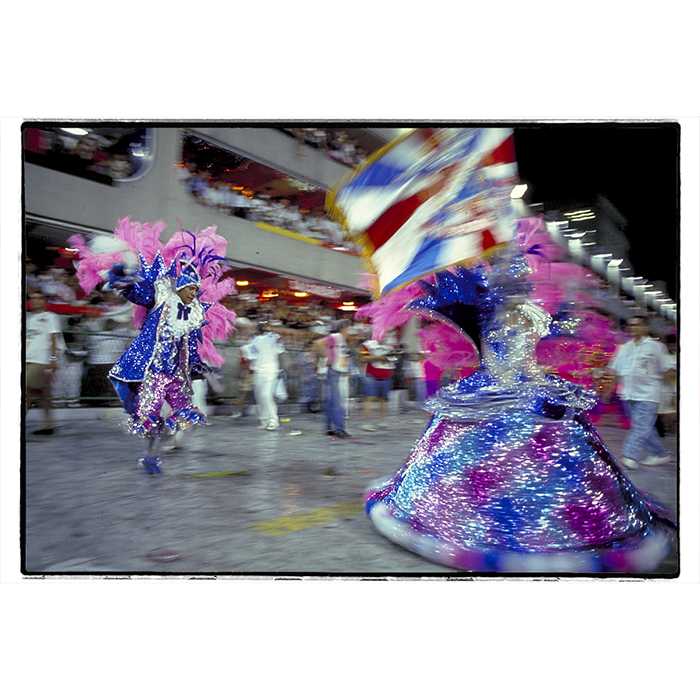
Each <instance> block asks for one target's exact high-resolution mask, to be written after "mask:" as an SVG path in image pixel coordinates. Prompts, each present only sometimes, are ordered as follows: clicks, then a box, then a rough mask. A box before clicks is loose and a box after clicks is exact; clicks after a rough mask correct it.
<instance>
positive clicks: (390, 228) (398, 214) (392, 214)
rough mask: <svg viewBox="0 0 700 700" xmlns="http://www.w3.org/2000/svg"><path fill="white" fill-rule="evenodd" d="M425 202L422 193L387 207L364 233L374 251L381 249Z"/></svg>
mask: <svg viewBox="0 0 700 700" xmlns="http://www.w3.org/2000/svg"><path fill="white" fill-rule="evenodd" d="M424 201H425V193H424V192H416V194H414V195H413V196H411V197H408V198H407V199H402V200H401V201H400V202H397V203H396V204H394V205H392V206H391V207H389V208H388V209H387V210H386V211H385V212H384V213H383V214H382V215H381V216H380V217H379V218H378V219H376V221H374V222H373V223H372V225H371V226H370V227H369V228H368V229H367V231H366V232H365V233H366V234H367V238H369V240H370V242H371V243H372V246H373V248H374V250H377V249H378V248H381V247H382V246H383V245H384V244H385V243H386V242H387V241H388V240H389V239H390V238H391V237H392V236H393V235H394V234H395V233H396V232H397V231H398V230H399V229H400V228H401V227H402V226H403V225H404V224H405V223H406V222H407V221H408V220H409V219H410V218H411V216H413V212H414V211H415V210H416V209H418V207H419V206H420V205H421V204H423V202H424Z"/></svg>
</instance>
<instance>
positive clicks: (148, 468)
mask: <svg viewBox="0 0 700 700" xmlns="http://www.w3.org/2000/svg"><path fill="white" fill-rule="evenodd" d="M139 461H140V463H141V465H142V466H143V468H144V471H145V472H146V474H160V473H161V471H160V457H144V458H143V459H141V460H139Z"/></svg>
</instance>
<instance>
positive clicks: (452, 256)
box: [329, 129, 675, 574]
mask: <svg viewBox="0 0 700 700" xmlns="http://www.w3.org/2000/svg"><path fill="white" fill-rule="evenodd" d="M502 132H503V130H501V129H483V130H471V129H463V130H449V129H446V130H442V129H438V130H430V129H418V130H415V131H414V132H412V133H411V134H410V135H409V136H408V137H405V138H403V139H400V140H398V141H397V142H396V143H395V145H393V146H392V147H389V148H387V149H384V150H383V151H380V152H379V153H378V154H376V156H375V157H374V158H371V159H370V160H369V161H368V162H367V164H366V165H365V166H364V167H363V168H359V169H358V170H357V171H355V173H353V175H352V177H351V179H350V180H348V181H345V182H343V183H341V186H340V187H339V188H338V191H337V192H335V193H332V196H331V197H330V198H329V209H330V211H331V213H332V214H333V215H334V216H335V217H336V218H338V219H339V220H340V221H341V222H342V223H343V225H344V226H345V228H346V230H347V231H348V233H349V234H350V235H352V236H353V238H354V240H356V241H357V242H358V243H360V244H361V245H362V250H363V251H364V254H365V256H366V257H367V258H368V261H369V263H370V264H371V265H372V267H373V268H374V270H375V272H376V280H377V296H380V297H381V298H379V299H378V300H377V301H376V302H375V305H376V309H377V312H378V315H379V317H380V318H382V319H383V321H384V323H386V317H387V316H388V315H389V313H390V312H393V313H397V312H403V311H404V310H405V309H408V310H410V311H413V312H415V313H418V314H420V315H422V316H424V317H427V318H430V319H431V320H433V321H437V322H440V323H446V324H449V325H450V326H452V327H453V328H454V329H455V330H456V331H457V332H459V333H461V334H462V335H463V336H464V337H465V339H471V342H472V344H473V346H474V352H475V353H476V354H477V355H478V356H479V358H480V366H479V368H478V369H477V370H476V371H475V372H474V373H473V374H471V375H470V376H469V377H467V378H464V379H460V380H459V381H457V382H454V383H452V384H450V385H449V386H447V387H445V388H443V389H442V390H441V391H439V392H438V394H437V395H436V396H435V397H433V398H431V399H430V400H429V401H428V402H426V404H425V408H426V410H428V411H430V413H431V414H432V417H431V418H430V420H429V421H428V424H427V426H426V428H425V430H424V432H423V435H422V436H421V437H420V438H419V440H418V442H417V443H416V444H415V446H414V447H413V449H412V451H411V453H410V454H409V456H408V458H407V459H406V461H405V463H404V465H403V466H402V467H401V468H400V469H399V470H398V472H396V474H394V475H393V476H391V477H389V478H387V479H386V480H383V481H382V482H380V483H379V484H376V485H374V486H372V487H371V488H370V490H369V492H368V493H367V496H366V510H367V513H368V515H369V517H370V519H371V521H372V523H373V524H374V526H375V527H376V528H377V529H378V530H379V531H380V532H381V533H382V534H383V535H384V536H386V537H387V538H389V539H390V540H392V541H393V542H396V543H397V544H399V545H401V546H403V547H406V548H407V549H410V550H412V551H414V552H416V553H418V554H419V555H421V556H423V557H425V558H428V559H430V560H433V561H436V562H440V563H442V564H445V565H447V566H451V567H453V568H456V569H462V570H466V571H473V572H499V571H500V572H511V573H521V574H524V573H533V572H535V573H543V572H556V573H573V572H577V573H597V572H601V571H606V572H617V573H633V572H641V573H651V572H654V571H656V570H657V567H658V566H659V564H660V563H661V562H662V561H663V559H664V557H665V556H666V555H667V553H668V552H669V550H670V548H671V546H672V543H673V540H674V539H675V532H674V525H673V522H672V520H671V518H670V516H669V515H668V514H667V513H665V512H664V510H663V509H662V508H661V507H660V506H658V505H656V504H654V503H653V502H652V501H651V500H650V499H649V498H648V497H646V496H644V495H643V494H642V493H641V492H640V491H638V490H637V489H636V487H635V486H634V484H633V483H632V482H631V481H630V479H628V478H627V476H626V475H625V473H624V472H623V470H622V469H621V468H620V466H619V465H618V464H617V462H616V460H615V458H614V457H613V456H612V455H611V454H610V452H609V451H608V449H607V448H606V446H605V444H604V443H603V441H602V440H601V438H600V436H599V435H598V434H597V433H596V431H595V429H594V428H593V427H592V425H591V424H590V422H589V421H588V419H587V417H586V411H587V410H588V409H590V408H591V407H592V406H593V405H594V403H595V395H594V394H593V392H590V391H587V390H586V389H584V388H583V387H581V386H578V385H575V384H573V383H570V382H567V381H564V380H563V379H561V378H559V377H556V376H553V375H549V374H547V373H546V372H545V371H544V368H542V367H541V366H539V365H538V364H537V361H536V356H535V349H536V346H537V343H538V342H539V340H540V339H541V338H542V337H545V336H547V335H548V334H550V333H551V332H552V331H555V330H556V329H555V328H554V325H555V324H556V321H555V322H554V323H553V321H552V318H551V316H550V315H549V314H548V313H547V312H546V311H545V310H544V309H543V308H542V307H541V306H540V305H538V304H536V303H534V301H533V300H531V299H530V298H529V297H530V294H531V285H530V282H529V281H528V278H529V276H530V272H531V270H530V267H529V265H528V263H527V260H526V259H525V256H524V255H523V254H522V252H521V251H520V250H519V248H518V246H517V245H516V243H515V240H514V235H515V216H514V213H513V211H512V207H511V205H510V193H511V191H512V189H513V184H514V183H513V181H512V179H509V177H510V176H509V175H508V174H509V173H510V174H511V175H512V173H513V170H512V169H511V170H507V169H506V170H503V167H504V166H505V165H508V164H509V163H512V161H513V160H514V157H513V153H512V148H511V146H509V142H512V134H508V133H505V134H504V133H502ZM511 145H512V143H511ZM416 297H418V298H416ZM394 299H398V302H397V303H396V304H395V303H394ZM370 306H371V305H370ZM368 315H369V316H370V317H371V316H372V314H371V313H370V314H368Z"/></svg>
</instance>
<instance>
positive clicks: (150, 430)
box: [72, 220, 235, 474]
mask: <svg viewBox="0 0 700 700" xmlns="http://www.w3.org/2000/svg"><path fill="white" fill-rule="evenodd" d="M160 230H162V226H158V225H153V226H150V227H149V225H148V224H147V225H143V226H142V225H141V224H138V223H137V222H129V221H128V220H122V221H120V224H119V227H118V228H117V230H116V231H115V237H116V239H117V240H118V241H121V242H122V243H124V242H126V243H127V244H129V245H128V246H127V247H128V250H121V251H118V252H116V253H97V254H95V253H94V252H93V251H91V250H90V249H89V247H88V246H86V245H85V244H84V242H83V241H82V240H73V241H72V243H73V244H74V245H77V246H78V247H79V248H80V250H81V253H82V255H81V262H80V264H79V266H78V274H79V277H81V278H82V279H81V283H84V284H83V286H84V288H85V287H89V286H90V284H91V283H93V282H94V273H95V272H97V274H98V275H100V274H101V273H102V274H104V271H105V270H104V268H105V266H106V265H105V264H106V263H109V262H112V265H111V267H109V269H108V272H107V278H108V279H107V284H106V285H105V288H106V289H111V290H116V291H118V292H119V293H121V294H122V295H123V296H124V297H125V298H126V299H128V300H129V301H130V302H132V303H133V304H135V305H137V306H138V307H141V309H142V312H141V315H143V311H145V312H146V317H145V319H144V320H143V323H142V324H141V329H140V332H139V334H138V336H137V337H136V338H135V339H134V341H133V342H132V343H131V344H130V345H129V347H128V348H127V350H126V351H125V352H124V353H123V354H122V356H121V357H120V358H119V360H118V361H117V362H116V364H115V365H114V367H112V369H111V371H110V373H109V377H110V379H111V381H112V383H113V385H114V388H115V390H116V392H117V394H118V396H119V398H120V399H121V401H122V404H123V406H124V410H125V411H126V413H127V416H128V420H127V426H128V429H129V431H130V432H131V433H133V434H135V435H139V436H141V437H143V438H145V439H146V440H147V443H148V447H147V451H146V454H145V456H144V457H143V459H142V460H141V464H142V465H143V467H144V469H145V471H146V473H148V474H158V473H159V472H160V471H161V469H160V467H161V460H160V456H159V441H160V437H161V436H162V435H163V434H164V433H165V434H170V435H174V434H175V433H177V432H178V431H181V430H185V429H187V428H189V427H191V426H194V425H203V424H205V423H206V416H205V415H204V414H203V413H202V412H201V411H200V410H198V409H197V408H196V407H195V406H194V404H193V395H194V392H193V387H192V382H193V381H195V380H197V379H201V378H202V377H203V376H204V375H205V373H207V372H208V371H209V369H210V368H209V366H208V365H207V364H205V362H204V361H203V359H202V356H203V355H205V354H206V355H207V359H209V360H210V361H211V362H212V364H220V363H221V361H222V358H221V356H220V355H219V354H218V353H216V351H215V350H214V348H213V346H212V344H211V341H212V340H213V339H214V338H225V337H226V336H227V335H228V333H229V332H230V331H231V329H232V321H233V320H234V318H235V316H234V314H233V313H232V312H230V311H228V310H227V309H225V308H224V307H223V306H222V305H221V304H219V303H218V301H219V299H221V298H222V297H223V296H224V295H225V294H227V293H229V292H230V291H231V288H232V287H233V280H232V279H226V280H223V281H221V282H220V281H219V277H220V274H221V267H220V265H219V261H221V260H224V259H225V258H224V257H223V255H221V254H217V253H223V252H224V251H225V248H226V240H225V239H224V238H222V237H221V236H218V235H216V233H215V231H214V230H213V229H206V230H205V231H203V232H201V233H200V235H195V234H193V233H190V232H187V231H185V232H178V233H176V234H175V235H174V236H173V237H172V238H171V240H170V241H169V242H168V243H167V244H166V245H165V246H161V245H160V241H159V240H158V236H157V234H159V233H160ZM154 233H155V236H154ZM134 241H139V242H141V243H142V244H143V247H144V248H146V249H147V251H148V252H147V253H144V252H143V251H142V250H141V249H139V248H136V250H137V251H138V255H139V258H140V270H139V272H138V274H136V273H133V272H128V271H127V268H126V267H125V264H124V263H123V262H119V263H117V262H115V257H114V256H116V259H119V257H120V254H123V253H127V254H128V253H129V252H133V250H134V246H135V245H136V244H135V242H134ZM118 247H123V246H118ZM148 253H150V257H151V262H150V263H149V262H147V261H146V259H145V257H144V254H148ZM125 257H128V256H125ZM166 260H168V262H166ZM81 273H82V274H81ZM93 286H94V285H93ZM205 298H207V299H208V301H205V300H204V299H205ZM207 336H209V337H207ZM164 403H167V404H168V406H169V407H170V415H169V416H168V417H167V418H165V419H164V418H163V417H162V413H161V412H162V409H163V405H164Z"/></svg>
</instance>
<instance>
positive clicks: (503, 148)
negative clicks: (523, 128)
mask: <svg viewBox="0 0 700 700" xmlns="http://www.w3.org/2000/svg"><path fill="white" fill-rule="evenodd" d="M505 163H515V142H514V141H513V136H512V135H511V136H509V137H508V138H507V139H505V140H504V141H502V142H501V143H500V144H499V145H498V146H496V148H494V149H493V151H491V153H489V154H488V155H486V156H484V158H483V160H482V161H481V165H482V166H484V165H503V164H505Z"/></svg>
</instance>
